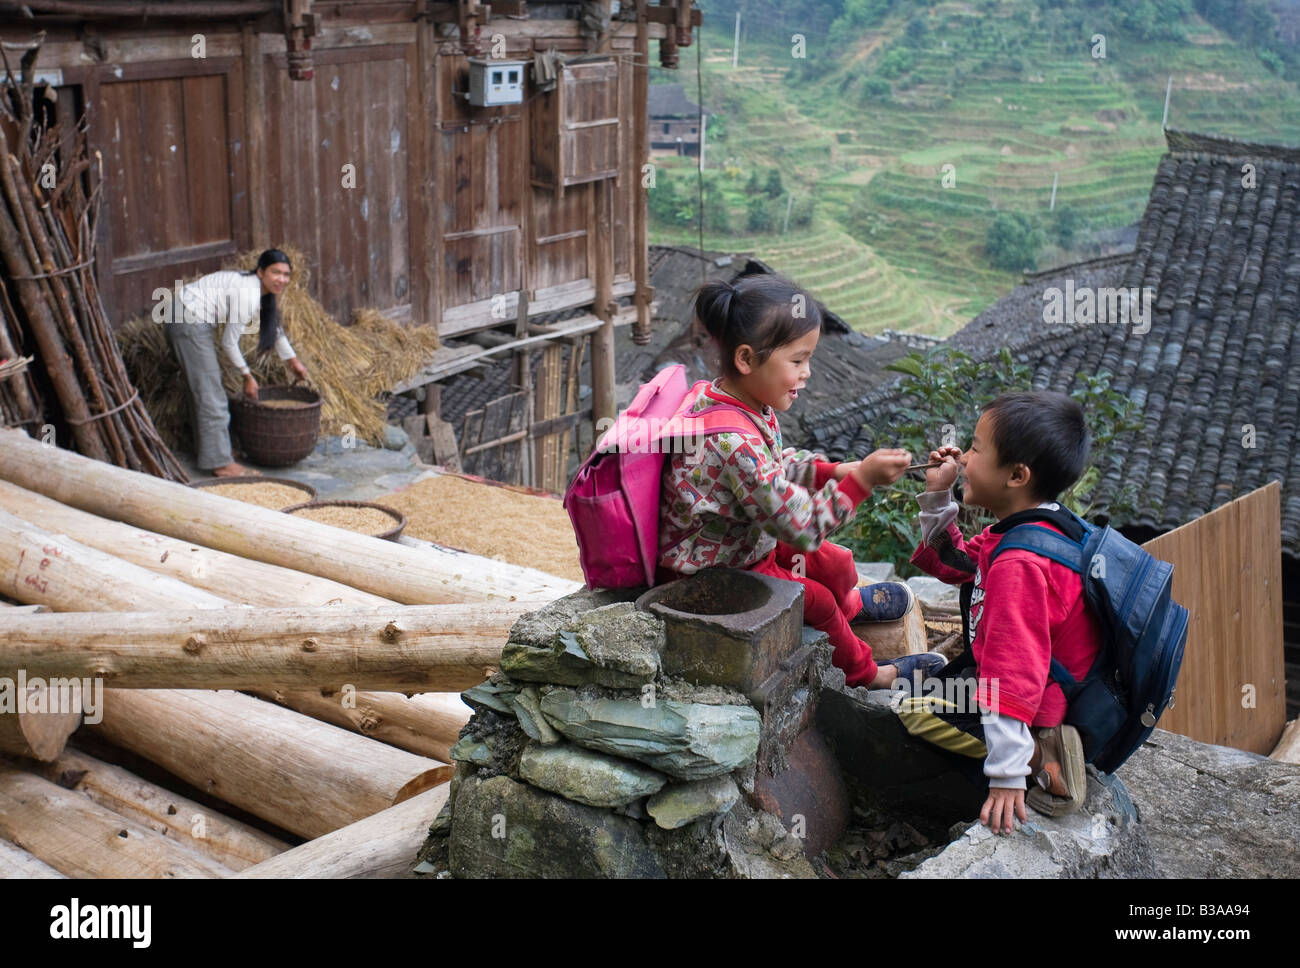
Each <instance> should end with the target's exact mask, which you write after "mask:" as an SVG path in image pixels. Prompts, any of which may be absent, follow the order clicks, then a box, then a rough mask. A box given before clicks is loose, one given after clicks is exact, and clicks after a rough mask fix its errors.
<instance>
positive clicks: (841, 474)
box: [835, 460, 862, 481]
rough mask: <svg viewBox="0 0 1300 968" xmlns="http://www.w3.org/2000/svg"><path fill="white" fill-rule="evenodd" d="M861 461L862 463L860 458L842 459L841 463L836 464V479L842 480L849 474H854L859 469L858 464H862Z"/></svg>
mask: <svg viewBox="0 0 1300 968" xmlns="http://www.w3.org/2000/svg"><path fill="white" fill-rule="evenodd" d="M861 463H862V461H860V460H846V461H841V462H840V463H838V464H836V465H835V480H837V481H842V480H844V478H846V477H848V476H849V475H850V474H852V473H853V472H854V471H855V470H857V469H858V465H859V464H861Z"/></svg>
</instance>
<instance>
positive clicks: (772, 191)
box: [763, 168, 785, 198]
mask: <svg viewBox="0 0 1300 968" xmlns="http://www.w3.org/2000/svg"><path fill="white" fill-rule="evenodd" d="M763 190H764V191H765V192H767V197H768V198H780V197H781V196H782V195H784V194H785V188H784V187H782V185H781V170H780V169H779V168H773V169H772V170H771V171H769V172H768V173H767V184H766V185H764V186H763Z"/></svg>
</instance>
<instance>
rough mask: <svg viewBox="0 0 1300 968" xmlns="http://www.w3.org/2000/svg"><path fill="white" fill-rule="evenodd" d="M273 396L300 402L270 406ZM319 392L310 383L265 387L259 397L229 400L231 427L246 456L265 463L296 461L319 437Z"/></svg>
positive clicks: (279, 465)
mask: <svg viewBox="0 0 1300 968" xmlns="http://www.w3.org/2000/svg"><path fill="white" fill-rule="evenodd" d="M272 400H293V401H295V402H297V403H299V404H301V406H293V407H268V406H266V403H267V402H268V401H272ZM320 407H321V396H320V394H319V393H318V392H317V391H315V390H313V389H311V388H310V387H302V386H292V387H262V388H261V389H260V390H259V391H258V399H256V400H250V399H249V398H247V397H233V398H231V400H230V429H231V431H232V432H233V433H234V434H235V435H236V436H237V437H238V438H239V443H240V446H241V447H242V449H243V451H244V454H245V456H247V458H248V459H249V460H250V461H252V462H253V463H254V464H260V465H261V466H262V467H286V466H288V465H289V464H296V463H298V461H300V460H302V459H303V458H304V457H306V456H307V455H308V454H310V453H311V452H312V450H313V449H315V447H316V441H317V440H319V439H320Z"/></svg>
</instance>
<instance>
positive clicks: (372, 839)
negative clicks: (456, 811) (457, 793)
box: [235, 783, 450, 880]
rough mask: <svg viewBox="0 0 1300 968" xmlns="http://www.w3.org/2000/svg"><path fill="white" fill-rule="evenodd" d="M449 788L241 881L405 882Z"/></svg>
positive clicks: (289, 854) (250, 871) (267, 864)
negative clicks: (393, 879)
mask: <svg viewBox="0 0 1300 968" xmlns="http://www.w3.org/2000/svg"><path fill="white" fill-rule="evenodd" d="M449 790H450V784H446V783H444V784H443V785H441V786H439V787H435V788H434V789H432V790H427V791H425V792H424V793H421V794H420V795H419V796H415V797H412V798H411V799H409V800H407V801H406V802H405V803H400V804H398V805H397V806H395V807H389V808H388V809H387V810H381V811H380V812H379V813H376V814H375V815H374V816H371V817H366V818H365V819H364V820H358V821H357V822H356V823H354V824H350V825H348V826H346V827H343V828H341V829H339V830H335V831H334V832H333V833H329V834H326V835H325V836H323V837H318V838H317V839H315V840H313V841H311V842H309V843H306V844H303V845H302V846H301V847H295V848H294V849H293V850H290V851H286V852H285V853H283V854H281V855H280V856H279V857H274V858H272V859H271V860H268V861H264V862H263V863H261V864H258V865H257V866H256V867H249V868H247V869H245V870H243V871H240V872H239V873H238V874H237V875H235V876H236V877H237V878H245V879H249V878H276V879H282V878H294V879H301V878H329V879H330V880H338V879H355V878H380V877H402V876H403V875H406V874H408V872H409V871H410V870H411V868H412V867H413V866H414V865H415V855H416V853H417V852H418V851H419V849H420V846H421V845H422V844H423V843H424V840H425V838H426V837H427V836H428V834H429V825H430V824H431V823H433V820H434V818H435V817H437V816H438V812H439V811H440V810H442V807H443V804H445V803H446V802H447V794H448V792H449Z"/></svg>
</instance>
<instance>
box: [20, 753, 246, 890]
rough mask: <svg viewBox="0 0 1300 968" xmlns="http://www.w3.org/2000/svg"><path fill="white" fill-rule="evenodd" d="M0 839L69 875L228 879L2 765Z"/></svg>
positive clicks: (204, 861) (171, 844)
mask: <svg viewBox="0 0 1300 968" xmlns="http://www.w3.org/2000/svg"><path fill="white" fill-rule="evenodd" d="M0 837H3V838H4V839H5V840H8V841H10V842H12V843H14V844H16V845H18V846H19V847H22V849H23V850H25V851H27V852H28V853H30V854H31V855H32V856H33V857H35V858H37V859H38V860H41V861H43V862H44V863H46V864H48V865H50V867H53V868H54V869H55V870H57V871H59V872H60V873H63V874H66V875H67V876H69V877H113V878H123V877H150V878H164V877H185V878H208V877H229V876H230V875H231V874H232V873H234V872H233V871H231V870H230V869H229V868H228V867H225V866H223V865H221V864H218V863H217V862H216V861H214V860H210V859H209V858H206V857H201V856H199V855H198V854H195V853H193V852H191V851H189V850H187V849H186V848H185V847H183V846H182V845H180V844H178V843H176V842H175V841H174V840H173V839H172V838H170V837H164V836H162V835H161V834H157V833H154V831H152V830H150V829H149V828H147V827H144V826H142V825H141V824H138V823H136V822H135V821H134V820H128V819H127V818H126V817H123V816H121V815H119V814H116V813H114V812H113V811H111V810H108V809H106V808H104V807H101V806H100V805H99V804H97V803H92V802H91V801H90V800H88V799H87V798H86V797H84V796H82V795H81V794H80V793H73V792H72V791H71V790H65V789H63V787H61V786H59V785H58V784H55V783H51V782H50V781H49V780H46V779H44V778H43V777H39V776H36V775H35V774H32V773H27V772H24V771H22V770H16V769H14V768H13V767H11V766H8V765H4V764H0Z"/></svg>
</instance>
